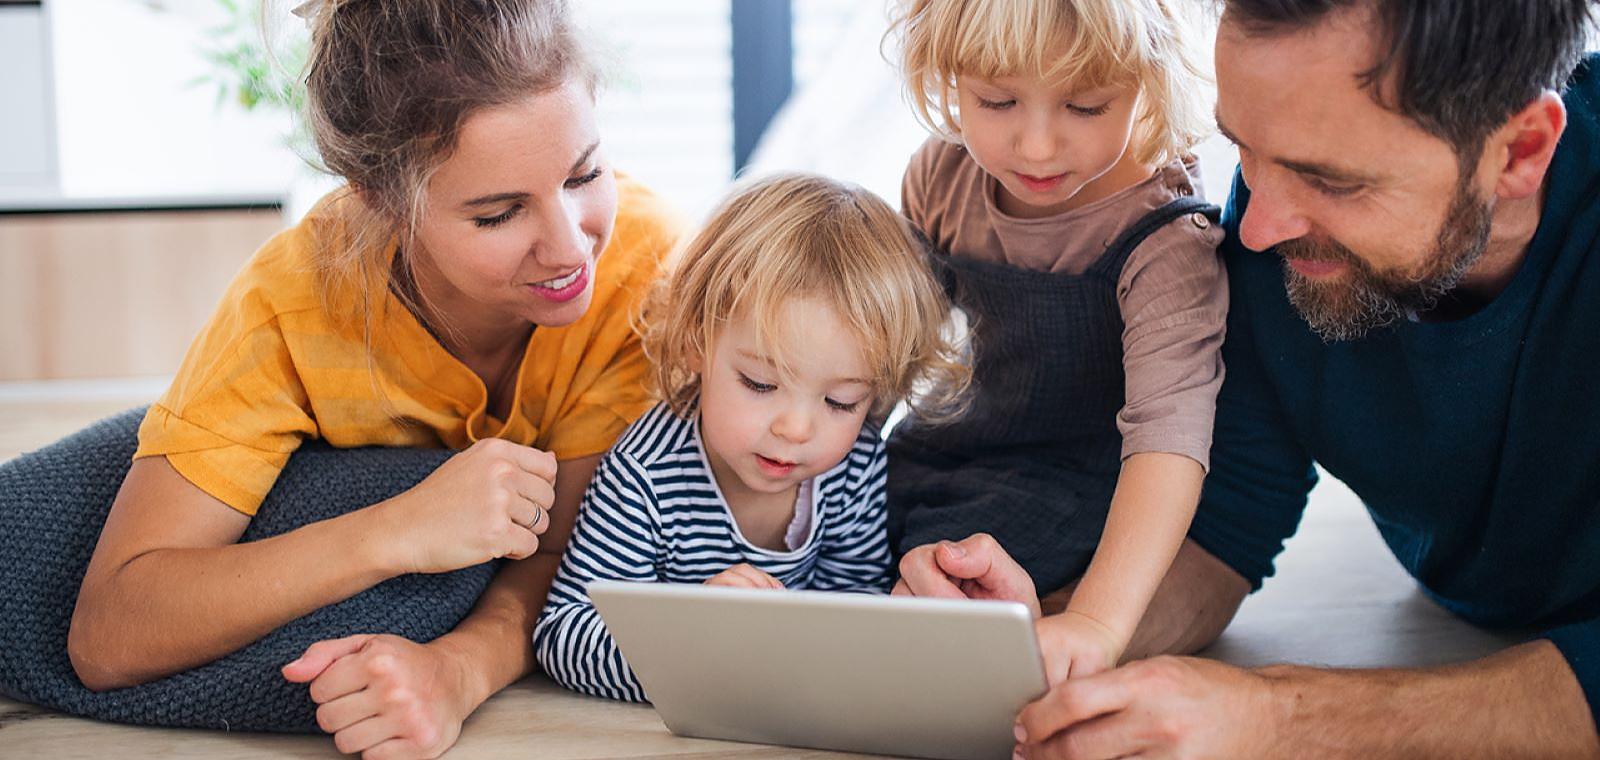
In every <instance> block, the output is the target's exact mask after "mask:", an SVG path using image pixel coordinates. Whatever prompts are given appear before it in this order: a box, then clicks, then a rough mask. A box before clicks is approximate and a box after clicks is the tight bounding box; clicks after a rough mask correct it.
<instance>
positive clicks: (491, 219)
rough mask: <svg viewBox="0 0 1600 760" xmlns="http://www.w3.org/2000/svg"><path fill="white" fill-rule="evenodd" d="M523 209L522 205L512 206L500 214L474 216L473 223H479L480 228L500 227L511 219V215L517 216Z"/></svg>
mask: <svg viewBox="0 0 1600 760" xmlns="http://www.w3.org/2000/svg"><path fill="white" fill-rule="evenodd" d="M521 210H522V207H521V206H512V207H511V208H508V209H506V210H505V211H502V212H500V213H498V214H495V215H494V216H480V217H476V218H474V219H473V220H472V223H473V224H475V225H477V226H478V227H479V228H480V229H481V228H491V229H492V228H494V227H499V226H500V225H502V224H505V223H506V222H508V221H511V217H513V216H516V215H517V212H518V211H521Z"/></svg>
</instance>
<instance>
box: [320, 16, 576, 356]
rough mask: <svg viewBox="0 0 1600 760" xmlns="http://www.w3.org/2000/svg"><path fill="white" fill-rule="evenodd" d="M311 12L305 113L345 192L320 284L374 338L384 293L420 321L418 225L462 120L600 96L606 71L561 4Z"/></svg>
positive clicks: (325, 239) (337, 310)
mask: <svg viewBox="0 0 1600 760" xmlns="http://www.w3.org/2000/svg"><path fill="white" fill-rule="evenodd" d="M308 6H310V7H311V8H313V10H312V11H311V13H312V15H311V16H310V18H309V19H308V20H309V22H310V25H311V49H310V57H309V60H308V61H307V68H306V79H305V84H306V107H305V113H304V118H305V120H306V122H307V125H308V127H309V131H310V133H311V136H312V138H313V139H314V141H315V143H316V148H317V153H318V156H319V158H320V161H321V165H322V168H323V169H324V170H326V171H328V172H329V173H332V174H336V175H338V176H340V177H343V178H344V179H345V180H347V181H348V183H349V184H348V186H347V188H346V189H345V197H342V198H339V202H338V204H337V205H338V208H339V214H338V215H337V217H338V218H337V220H336V221H337V223H338V225H339V226H340V229H339V231H338V232H339V234H329V235H321V236H319V239H320V240H321V241H322V244H321V248H320V249H319V250H318V251H316V253H315V258H316V262H317V269H318V274H319V275H320V279H319V285H320V288H319V289H320V291H321V292H322V294H323V296H324V300H325V301H330V304H329V305H330V311H331V313H334V314H336V315H339V316H341V317H344V318H354V319H359V320H361V321H362V323H364V324H365V325H366V327H367V329H368V330H369V331H370V328H371V318H372V311H373V309H374V307H375V304H377V303H381V302H382V299H383V297H384V291H385V289H388V290H392V291H394V292H395V293H396V294H398V295H399V296H400V298H401V300H402V301H403V302H404V303H406V305H407V306H408V307H410V308H411V309H412V311H414V312H417V313H418V314H421V311H419V310H418V308H417V307H418V305H417V303H416V302H415V297H414V294H413V293H412V289H411V288H410V287H408V286H407V285H408V280H409V278H410V276H411V272H412V265H413V259H412V257H413V256H415V254H416V251H415V245H414V242H415V237H416V225H417V223H418V221H419V220H420V219H421V218H422V217H423V214H424V212H425V210H426V209H425V198H426V190H427V186H428V182H429V180H430V179H431V178H432V177H433V174H434V172H435V171H436V170H437V169H438V168H439V166H440V165H442V164H443V163H444V162H445V161H446V160H447V159H449V157H450V155H451V154H452V153H453V152H454V151H455V149H456V145H457V140H458V139H459V136H460V131H461V127H462V125H463V124H464V123H465V122H466V120H467V118H468V117H469V116H471V115H473V114H474V113H476V112H477V111H479V110H480V109H484V108H488V107H493V106H499V105H506V104H509V103H514V102H516V101H518V100H520V99H523V98H526V97H528V96H530V95H534V94H538V93H544V92H549V91H552V90H555V89H558V88H560V87H562V86H563V85H565V84H567V83H569V82H574V81H576V82H579V83H581V84H583V85H585V86H587V87H588V88H589V89H590V91H591V92H593V91H594V89H595V87H596V86H597V84H598V76H599V75H598V73H597V68H596V66H595V64H594V60H593V57H592V56H591V54H590V52H589V50H588V48H587V47H586V45H585V44H584V42H583V40H582V39H581V37H580V35H579V34H578V33H577V31H576V28H575V27H574V25H573V24H572V22H571V20H570V18H569V15H568V9H567V3H566V2H565V0H500V1H497V2H461V1H460V0H322V2H320V3H317V4H308ZM297 12H304V11H297ZM397 247H398V248H397ZM335 295H337V296H340V297H341V298H339V299H337V300H335ZM346 295H349V296H354V298H353V303H345V302H344V301H343V298H342V296H346ZM335 304H337V305H335ZM369 342H370V336H369Z"/></svg>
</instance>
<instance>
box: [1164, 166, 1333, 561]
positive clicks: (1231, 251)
mask: <svg viewBox="0 0 1600 760" xmlns="http://www.w3.org/2000/svg"><path fill="white" fill-rule="evenodd" d="M1240 197H1241V194H1240V184H1239V182H1238V181H1237V180H1236V181H1235V184H1234V194H1233V200H1232V201H1230V203H1229V206H1228V209H1227V211H1226V213H1225V214H1224V216H1223V226H1224V227H1225V228H1227V230H1228V236H1227V238H1226V240H1224V242H1223V251H1224V253H1225V258H1226V260H1227V262H1228V264H1229V267H1230V278H1232V279H1234V281H1233V282H1232V283H1231V287H1232V290H1233V292H1234V293H1235V294H1239V293H1242V292H1245V288H1243V287H1242V286H1241V285H1240V283H1239V282H1238V281H1237V271H1236V268H1235V267H1234V262H1235V261H1236V260H1237V259H1238V258H1239V257H1241V256H1253V255H1259V254H1252V253H1250V252H1249V251H1247V250H1245V248H1244V246H1243V245H1242V244H1240V243H1239V237H1238V232H1237V230H1238V222H1237V220H1238V218H1239V213H1240V209H1238V208H1237V206H1236V204H1237V203H1238V202H1239V198H1240ZM1260 351H1261V347H1260V346H1259V345H1258V344H1257V343H1256V341H1255V337H1254V335H1253V333H1252V331H1251V330H1250V299H1249V298H1244V297H1239V298H1234V299H1233V304H1232V308H1230V309H1229V312H1228V328H1227V338H1226V340H1224V342H1223V345H1222V360H1223V363H1224V364H1226V365H1227V367H1228V372H1227V377H1226V379H1224V381H1223V383H1222V390H1221V392H1220V393H1219V394H1218V396H1217V413H1216V430H1215V433H1214V435H1213V442H1212V447H1211V471H1210V473H1209V474H1208V475H1207V476H1206V481H1205V488H1204V490H1203V491H1202V493H1201V496H1200V505H1199V508H1198V509H1197V510H1196V512H1195V517H1194V522H1193V523H1192V524H1191V525H1190V527H1189V537H1190V538H1192V539H1194V541H1195V542H1196V543H1198V544H1199V545H1200V546H1201V548H1203V549H1205V550H1206V551H1208V552H1210V553H1211V554H1212V555H1213V556H1215V557H1216V558H1217V559H1220V560H1222V561H1223V562H1224V563H1225V564H1227V565H1228V566H1229V567H1231V568H1233V569H1234V570H1235V571H1236V572H1238V573H1239V574H1240V575H1241V576H1243V577H1244V579H1245V580H1246V581H1248V582H1249V583H1250V588H1251V590H1252V591H1253V590H1255V589H1259V588H1260V587H1261V582H1262V580H1263V579H1265V578H1266V577H1267V576H1270V575H1272V572H1273V560H1274V559H1275V558H1276V557H1277V556H1278V553H1279V552H1281V551H1283V542H1284V541H1285V540H1286V539H1288V537H1289V536H1291V535H1294V532H1295V530H1296V529H1297V528H1298V527H1299V525H1300V517H1301V515H1302V514H1304V512H1305V508H1306V497H1307V495H1308V494H1310V492H1311V488H1312V486H1314V485H1316V482H1317V474H1316V470H1315V469H1314V468H1313V466H1312V459H1311V455H1310V454H1309V453H1307V452H1306V450H1305V448H1304V447H1303V446H1301V445H1300V443H1299V442H1298V440H1297V439H1296V436H1295V435H1294V431H1293V430H1292V429H1290V427H1289V424H1288V422H1287V420H1286V419H1285V417H1284V414H1283V411H1282V409H1281V408H1280V407H1279V402H1278V396H1277V393H1276V391H1275V390H1274V389H1273V387H1272V386H1271V384H1270V382H1269V381H1268V379H1267V374H1266V370H1265V368H1264V367H1263V364H1262V359H1261V356H1260V354H1259V352H1260Z"/></svg>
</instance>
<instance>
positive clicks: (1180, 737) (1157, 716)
mask: <svg viewBox="0 0 1600 760" xmlns="http://www.w3.org/2000/svg"><path fill="white" fill-rule="evenodd" d="M1276 717H1277V713H1276V710H1275V705H1274V703H1273V690H1272V684H1271V681H1270V679H1268V678H1267V677H1265V676H1262V675H1258V674H1256V673H1253V672H1250V671H1247V670H1243V669H1240V668H1237V667H1234V666H1232V665H1224V664H1222V663H1219V662H1213V661H1211V660H1202V659H1197V658H1190V657H1159V658H1156V659H1153V660H1142V661H1139V662H1135V663H1131V664H1129V665H1127V666H1124V667H1122V668H1118V669H1116V670H1110V671H1106V672H1104V673H1100V674H1098V675H1093V676H1089V677H1087V678H1072V679H1069V680H1066V681H1063V682H1061V683H1059V684H1056V685H1055V687H1054V688H1052V689H1051V690H1050V692H1049V693H1048V694H1046V695H1045V696H1044V697H1042V698H1040V699H1039V701H1037V702H1034V703H1033V704H1031V705H1028V706H1027V707H1026V708H1024V709H1023V711H1022V714H1021V716H1019V717H1018V719H1017V739H1018V746H1017V752H1018V753H1019V754H1021V755H1022V756H1023V757H1025V758H1027V760H1046V759H1048V760H1067V759H1068V758H1070V759H1071V760H1100V759H1101V758H1106V759H1108V760H1109V759H1110V758H1120V757H1184V758H1248V757H1265V756H1268V755H1269V754H1270V746H1271V744H1272V742H1273V738H1274V733H1275V731H1276V728H1275V726H1276V720H1275V719H1276Z"/></svg>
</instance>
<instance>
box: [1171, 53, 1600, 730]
mask: <svg viewBox="0 0 1600 760" xmlns="http://www.w3.org/2000/svg"><path fill="white" fill-rule="evenodd" d="M1596 66H1600V58H1590V59H1589V60H1588V61H1586V62H1585V64H1584V66H1582V67H1581V68H1580V69H1579V71H1578V73H1577V74H1576V75H1575V77H1574V79H1573V81H1572V83H1571V85H1570V87H1569V88H1568V91H1567V93H1566V95H1565V100H1566V104H1567V109H1568V112H1569V126H1568V128H1567V132H1566V134H1565V135H1564V136H1563V137H1562V139H1561V142H1560V144H1559V146H1558V149H1557V151H1556V156H1555V162H1554V165H1553V166H1552V168H1551V171H1550V175H1549V178H1548V194H1547V196H1546V203H1545V207H1544V214H1543V217H1542V218H1541V219H1540V222H1539V228H1538V231H1537V233H1536V234H1535V235H1534V238H1533V241H1532V243H1531V245H1530V246H1529V248H1528V252H1527V257H1526V259H1525V260H1524V262H1523V263H1522V265H1521V268H1520V269H1519V270H1518V271H1517V273H1516V275H1515V277H1514V279H1513V280H1512V282H1511V284H1510V285H1509V286H1508V287H1507V288H1506V289H1505V290H1504V291H1503V292H1502V293H1500V295H1498V296H1497V297H1496V298H1495V299H1494V300H1493V301H1492V302H1490V303H1489V304H1488V305H1487V306H1485V307H1483V308H1482V309H1481V310H1480V311H1478V312H1477V313H1475V314H1473V315H1472V316H1470V317H1467V318H1465V319H1461V320H1459V321H1454V322H1443V323H1421V322H1402V323H1399V324H1396V325H1394V326H1392V327H1389V328H1386V329H1383V330H1378V331H1375V332H1373V333H1371V334H1369V335H1368V336H1367V337H1365V338H1363V339H1361V340H1358V341H1351V342H1343V343H1333V344H1327V343H1324V342H1323V341H1322V340H1321V339H1320V338H1319V337H1318V336H1317V335H1316V334H1315V333H1313V332H1312V331H1311V330H1310V328H1309V327H1308V326H1307V325H1306V323H1305V321H1303V320H1302V319H1301V318H1300V317H1299V315H1297V314H1296V313H1295V311H1294V309H1293V307H1291V306H1290V305H1289V302H1288V298H1287V296H1286V294H1285V291H1284V285H1283V275H1282V259H1281V258H1280V257H1279V256H1277V255H1276V254H1273V253H1256V252H1252V251H1250V250H1248V249H1246V248H1245V247H1244V246H1243V245H1241V244H1240V242H1239V237H1238V227H1239V219H1240V218H1241V217H1242V216H1243V215H1244V210H1245V207H1246V204H1248V203H1249V201H1250V194H1249V191H1248V190H1247V189H1246V188H1245V187H1244V185H1243V184H1242V183H1240V182H1237V181H1236V182H1235V184H1234V191H1233V196H1232V198H1231V199H1230V201H1229V203H1228V208H1227V209H1226V211H1225V213H1224V225H1225V227H1226V228H1227V232H1228V237H1227V240H1226V241H1225V242H1224V244H1223V245H1224V256H1225V258H1226V261H1227V266H1228V277H1229V282H1230V284H1231V287H1232V293H1233V304H1232V308H1231V312H1230V314H1229V318H1228V338H1227V342H1226V344H1225V345H1224V347H1223V357H1224V360H1225V362H1226V364H1227V373H1228V374H1227V380H1226V381H1225V382H1224V384H1223V388H1222V391H1221V395H1220V397H1219V399H1218V403H1217V421H1216V436H1215V443H1214V444H1213V447H1212V454H1211V461H1212V470H1211V474H1210V476H1209V477H1208V478H1207V480H1206V486H1205V492H1204V496H1203V497H1202V499H1201V503H1200V509H1199V511H1198V513H1197V515H1196V517H1195V521H1194V525H1193V527H1192V528H1191V529H1190V535H1191V537H1193V538H1194V539H1195V541H1197V542H1198V543H1199V544H1200V545H1201V546H1203V547H1205V548H1206V549H1207V550H1208V551H1210V552H1211V553H1212V554H1215V555H1216V556H1217V557H1218V558H1220V559H1221V560H1222V561H1224V562H1226V563H1227V564H1228V565H1229V566H1231V567H1232V568H1234V569H1235V570H1237V571H1238V572H1239V573H1240V574H1241V575H1243V576H1244V577H1245V579H1246V580H1248V581H1249V582H1250V583H1251V584H1252V587H1254V588H1259V586H1260V584H1261V581H1262V579H1263V578H1265V577H1267V576H1269V575H1271V574H1272V562H1273V558H1274V557H1276V556H1277V554H1278V552H1279V551H1281V550H1282V548H1283V541H1284V539H1286V538H1288V537H1289V536H1290V535H1291V534H1293V533H1294V531H1295V528H1296V526H1297V525H1298V524H1299V522H1300V515H1301V512H1302V511H1303V510H1304V509H1305V504H1306V494H1307V492H1308V491H1309V490H1310V489H1311V487H1312V485H1313V484H1314V483H1315V482H1316V473H1315V471H1314V470H1313V468H1312V463H1313V462H1316V463H1319V464H1321V465H1322V466H1323V468H1325V469H1326V470H1327V471H1328V472H1329V473H1331V474H1332V475H1334V476H1335V477H1337V478H1339V479H1340V480H1342V481H1344V482H1345V483H1346V484H1348V485H1349V486H1350V487H1351V488H1352V489H1354V491H1355V492H1356V494H1358V495H1359V496H1360V497H1361V499H1362V501H1364V502H1365V503H1366V506H1367V510H1368V511H1369V512H1370V513H1371V514H1372V519H1373V521H1374V522H1376V523H1377V526H1378V530H1379V532H1380V533H1382V535H1383V538H1384V540H1385V541H1386V542H1387V543H1388V544H1389V547H1390V549H1392V550H1393V551H1394V553H1395V556H1396V557H1397V558H1398V559H1399V560H1400V563H1401V564H1402V565H1404V566H1405V568H1406V569H1407V570H1408V571H1410V573H1411V574H1412V575H1413V576H1415V577H1416V579H1417V581H1418V582H1419V583H1420V584H1421V585H1422V587H1423V588H1424V589H1426V590H1427V592H1428V593H1429V594H1430V595H1431V596H1432V597H1433V598H1434V599H1436V600H1438V602H1439V603H1440V604H1442V605H1444V606H1445V607H1446V608H1447V609H1449V610H1451V611H1452V612H1454V613H1455V614H1457V615H1459V616H1461V617H1462V618H1464V619H1466V620H1468V621H1471V622H1473V623H1476V624H1479V625H1483V626H1489V627H1511V628H1533V629H1535V630H1542V631H1545V632H1546V633H1545V635H1546V636H1547V637H1548V638H1549V639H1550V640H1551V641H1553V642H1554V643H1555V644H1556V646H1557V647H1559V648H1560V650H1561V652H1562V654H1563V655H1565V656H1566V658H1567V661H1568V662H1569V663H1570V664H1571V666H1572V669H1573V671H1574V672H1576V673H1577V676H1578V680H1579V681H1580V682H1581V684H1582V686H1583V689H1584V693H1585V695H1586V696H1587V698H1588V700H1589V705H1590V709H1591V713H1595V714H1600V403H1597V402H1596V400H1595V398H1594V397H1592V396H1590V395H1589V394H1591V393H1597V392H1600V76H1597V75H1596V72H1595V71H1594V70H1593V69H1594V68H1595V67H1596Z"/></svg>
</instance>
